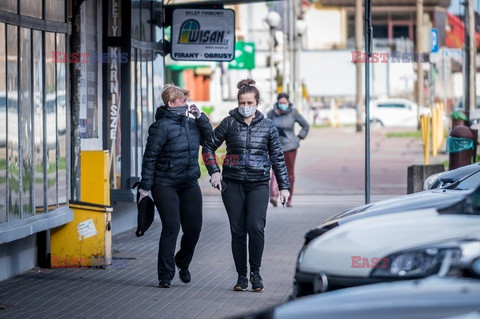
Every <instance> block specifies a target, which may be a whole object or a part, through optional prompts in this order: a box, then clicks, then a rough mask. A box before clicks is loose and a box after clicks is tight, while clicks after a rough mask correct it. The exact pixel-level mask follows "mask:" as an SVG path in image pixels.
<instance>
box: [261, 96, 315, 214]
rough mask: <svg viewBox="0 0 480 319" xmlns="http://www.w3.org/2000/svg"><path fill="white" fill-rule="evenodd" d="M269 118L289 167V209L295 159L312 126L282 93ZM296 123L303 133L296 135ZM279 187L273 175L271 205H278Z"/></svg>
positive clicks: (269, 113)
mask: <svg viewBox="0 0 480 319" xmlns="http://www.w3.org/2000/svg"><path fill="white" fill-rule="evenodd" d="M267 118H269V119H271V120H272V121H273V123H274V124H275V126H276V127H277V130H278V135H279V137H280V143H281V144H282V149H283V154H284V156H285V163H286V165H287V171H288V178H289V179H290V189H289V191H290V196H289V197H288V199H287V207H292V196H293V184H294V183H295V173H294V168H295V158H296V157H297V149H298V148H299V147H300V140H303V139H304V138H305V137H307V134H308V129H309V128H310V126H309V125H308V122H307V121H306V120H305V118H304V117H303V116H301V115H300V113H298V111H297V110H296V109H295V108H293V106H292V103H290V101H289V96H288V94H286V93H280V94H278V97H277V103H275V105H274V107H273V110H271V111H269V112H268V113H267ZM295 123H298V124H300V126H301V128H302V129H301V131H300V132H299V133H298V134H296V133H295ZM278 196H279V191H278V185H277V181H276V179H275V174H274V173H272V178H271V180H270V203H272V205H273V206H275V207H276V206H277V205H278Z"/></svg>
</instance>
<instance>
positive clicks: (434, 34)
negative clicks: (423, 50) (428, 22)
mask: <svg viewBox="0 0 480 319" xmlns="http://www.w3.org/2000/svg"><path fill="white" fill-rule="evenodd" d="M430 51H431V52H433V53H434V52H438V30H437V29H435V28H433V29H432V31H431V33H430Z"/></svg>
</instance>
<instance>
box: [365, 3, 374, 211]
mask: <svg viewBox="0 0 480 319" xmlns="http://www.w3.org/2000/svg"><path fill="white" fill-rule="evenodd" d="M372 31H373V28H372V1H371V0H365V53H366V54H367V59H366V61H365V204H368V203H370V63H369V62H370V57H371V56H372Z"/></svg>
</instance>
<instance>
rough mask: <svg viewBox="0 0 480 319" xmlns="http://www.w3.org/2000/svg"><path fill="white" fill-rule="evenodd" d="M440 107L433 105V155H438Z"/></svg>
mask: <svg viewBox="0 0 480 319" xmlns="http://www.w3.org/2000/svg"><path fill="white" fill-rule="evenodd" d="M437 119H438V108H437V106H436V105H434V106H433V107H432V156H437V151H438V148H437V142H438V136H437V135H438V120H437Z"/></svg>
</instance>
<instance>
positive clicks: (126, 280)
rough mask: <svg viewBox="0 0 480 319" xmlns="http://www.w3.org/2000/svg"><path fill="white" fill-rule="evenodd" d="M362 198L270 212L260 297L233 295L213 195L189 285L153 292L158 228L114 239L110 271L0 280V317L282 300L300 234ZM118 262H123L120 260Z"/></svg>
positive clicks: (190, 310) (185, 313)
mask: <svg viewBox="0 0 480 319" xmlns="http://www.w3.org/2000/svg"><path fill="white" fill-rule="evenodd" d="M362 200H363V198H362V197H361V196H315V197H311V196H299V197H298V198H297V199H296V205H295V206H294V207H293V208H273V207H269V211H268V217H267V229H266V246H265V252H264V258H263V265H262V269H261V270H262V276H263V279H264V283H265V286H266V289H265V290H264V292H262V293H254V292H234V291H232V287H233V285H234V283H235V282H236V273H235V270H234V264H233V259H232V257H231V251H230V234H229V228H228V220H227V217H226V215H225V212H224V208H223V206H222V203H221V200H220V197H219V196H208V197H206V198H205V202H204V227H203V230H202V234H201V237H200V241H199V243H198V246H197V250H196V253H195V256H194V260H193V263H192V265H191V272H192V277H193V278H192V282H191V283H190V284H183V283H181V282H180V281H179V279H178V276H177V275H176V276H175V278H174V280H173V282H172V287H171V288H170V289H161V288H157V284H158V283H157V278H156V257H157V251H158V238H159V236H160V227H161V224H160V222H159V221H158V219H157V220H155V222H154V224H153V225H152V228H151V229H149V231H147V233H146V234H145V236H143V237H140V238H137V237H135V234H134V231H131V232H125V233H122V234H120V235H117V236H115V237H114V240H113V251H114V253H113V254H114V257H115V258H122V260H115V261H114V266H112V267H111V268H109V269H90V268H83V269H72V268H71V269H39V268H36V269H32V270H31V271H29V272H27V273H25V274H22V275H19V276H16V277H14V278H12V279H8V280H6V281H3V282H0V306H1V307H3V308H4V309H5V310H0V318H12V319H13V318H22V319H23V318H69V319H73V318H225V317H231V316H235V315H238V314H244V313H248V312H252V311H256V310H259V309H263V308H266V307H270V306H273V305H275V304H279V303H282V302H284V301H286V299H287V298H288V295H289V294H290V292H291V284H292V278H293V273H294V267H295V259H296V254H297V253H298V250H299V248H300V246H301V244H302V236H303V234H304V233H305V231H306V230H308V229H310V228H311V227H312V226H314V225H316V224H318V223H319V222H321V221H322V220H323V219H324V218H325V216H326V215H329V214H331V213H334V212H338V211H340V210H342V209H345V208H348V207H351V206H355V205H357V204H361V203H362ZM125 258H127V259H126V260H125Z"/></svg>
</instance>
